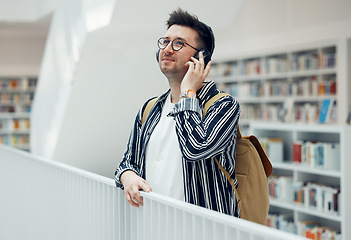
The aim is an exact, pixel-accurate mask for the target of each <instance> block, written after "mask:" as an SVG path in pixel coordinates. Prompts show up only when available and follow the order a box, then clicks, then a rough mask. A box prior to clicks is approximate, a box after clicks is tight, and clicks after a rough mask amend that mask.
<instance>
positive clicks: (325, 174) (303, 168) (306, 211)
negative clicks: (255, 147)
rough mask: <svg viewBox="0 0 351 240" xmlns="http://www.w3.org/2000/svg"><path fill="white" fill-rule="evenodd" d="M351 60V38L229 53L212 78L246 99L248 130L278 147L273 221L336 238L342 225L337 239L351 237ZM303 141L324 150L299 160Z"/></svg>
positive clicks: (244, 125)
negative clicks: (350, 120) (298, 148)
mask: <svg viewBox="0 0 351 240" xmlns="http://www.w3.org/2000/svg"><path fill="white" fill-rule="evenodd" d="M350 64H351V40H350V39H336V40H330V41H321V42H314V43H306V44H299V45H294V46H285V47H279V48H278V47H277V48H276V49H270V50H265V51H261V52H254V53H247V54H242V55H240V56H239V55H236V56H222V57H219V58H218V60H217V61H215V62H213V65H212V67H211V71H210V77H211V78H212V79H214V81H215V82H216V84H217V86H218V87H219V88H220V89H222V90H224V91H226V92H227V93H230V94H231V95H233V96H234V97H236V98H237V99H238V101H239V103H240V107H241V116H240V123H239V124H240V128H241V132H242V133H243V134H244V135H248V134H255V135H256V136H257V137H258V138H259V139H260V141H261V143H263V145H264V147H266V151H267V152H268V153H270V154H274V155H272V156H269V157H270V158H271V159H272V160H273V161H272V164H273V168H274V170H273V176H272V177H271V178H270V179H269V184H270V195H271V207H270V215H269V218H268V219H267V224H268V225H270V226H271V227H275V228H278V229H281V230H283V231H289V232H294V233H296V234H300V235H305V236H308V237H312V235H313V234H317V232H318V231H322V230H323V231H324V232H325V233H324V234H326V235H327V234H329V236H326V238H325V239H332V237H331V234H333V233H332V231H335V232H334V233H338V232H341V237H340V238H335V239H342V240H346V239H351V229H348V226H351V207H350V206H349V205H348V202H349V201H350V200H351V189H348V188H347V184H348V183H349V182H350V181H351V176H350V174H348V172H347V169H351V163H350V156H351V148H349V147H348V145H349V144H350V143H351V142H350V141H351V130H350V128H351V127H350V126H347V125H346V119H347V114H348V112H349V108H350V104H351V94H350V92H351V84H350V81H351V80H350V79H351V70H350V68H349V65H350ZM297 143H299V144H302V146H303V148H302V149H304V150H306V149H307V148H308V149H318V150H315V151H317V152H318V154H317V153H316V156H317V157H316V159H318V161H317V160H316V161H312V162H311V159H308V160H307V159H304V161H301V162H298V160H296V158H295V157H296V156H297V155H298V154H297V153H296V149H295V148H296V146H295V148H294V144H295V145H298V144H297ZM317 146H318V147H317ZM331 146H332V147H334V146H337V147H339V155H335V156H334V157H330V156H333V155H332V154H334V153H331V152H330V151H328V149H330V148H331ZM279 147H280V148H281V149H280V148H279ZM312 147H314V148H312ZM320 149H322V150H320ZM333 149H334V148H333ZM299 154H300V156H301V153H299ZM321 154H322V155H321ZM323 154H325V155H328V156H329V157H326V156H324V155H323ZM268 155H269V154H268ZM301 157H303V156H301ZM321 159H322V160H321ZM334 159H335V160H334ZM335 163H336V164H335ZM302 196H303V197H304V198H306V201H305V199H303V200H304V201H302ZM307 199H308V201H307ZM313 224H314V225H317V224H318V225H319V226H320V227H319V228H317V227H316V228H312V226H314V225H313ZM308 227H310V228H308ZM323 227H327V228H328V229H329V230H328V231H326V230H325V228H323ZM306 229H308V230H307V231H306ZM330 229H333V230H330Z"/></svg>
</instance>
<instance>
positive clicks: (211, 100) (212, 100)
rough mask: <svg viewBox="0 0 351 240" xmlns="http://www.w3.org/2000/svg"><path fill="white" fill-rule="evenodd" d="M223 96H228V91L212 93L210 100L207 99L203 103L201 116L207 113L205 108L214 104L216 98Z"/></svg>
mask: <svg viewBox="0 0 351 240" xmlns="http://www.w3.org/2000/svg"><path fill="white" fill-rule="evenodd" d="M224 96H230V94H228V93H223V92H222V93H217V94H216V95H214V96H213V97H212V98H210V100H208V101H207V102H206V103H205V106H204V109H203V111H202V116H205V115H206V113H207V110H208V109H209V108H210V107H211V106H212V104H214V103H215V102H216V101H217V100H218V99H220V98H222V97H224Z"/></svg>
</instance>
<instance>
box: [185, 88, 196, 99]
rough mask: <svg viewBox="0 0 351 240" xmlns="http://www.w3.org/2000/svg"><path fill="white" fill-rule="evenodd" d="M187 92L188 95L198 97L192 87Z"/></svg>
mask: <svg viewBox="0 0 351 240" xmlns="http://www.w3.org/2000/svg"><path fill="white" fill-rule="evenodd" d="M186 94H187V95H188V97H192V98H195V97H196V93H195V92H194V91H193V90H191V89H189V90H188V91H187V93H186Z"/></svg>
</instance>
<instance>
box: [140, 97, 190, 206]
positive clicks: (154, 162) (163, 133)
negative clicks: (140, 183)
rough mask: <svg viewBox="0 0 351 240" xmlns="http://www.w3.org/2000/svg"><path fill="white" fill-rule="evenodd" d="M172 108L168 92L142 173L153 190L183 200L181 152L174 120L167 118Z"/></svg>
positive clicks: (148, 147) (149, 143) (147, 151)
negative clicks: (143, 172)
mask: <svg viewBox="0 0 351 240" xmlns="http://www.w3.org/2000/svg"><path fill="white" fill-rule="evenodd" d="M173 107H174V104H172V103H171V94H169V96H168V97H167V99H166V102H165V105H164V107H163V109H162V114H161V118H160V121H159V123H158V124H157V126H156V127H155V129H154V131H153V132H152V134H151V137H150V140H149V142H148V144H147V147H146V152H145V162H146V165H145V167H146V169H145V176H146V181H147V182H148V183H149V184H150V186H151V188H152V191H153V192H155V193H159V194H162V195H166V196H169V197H172V198H175V199H179V200H182V201H184V199H185V197H184V183H183V181H184V180H183V170H182V169H183V165H182V153H181V151H180V147H179V143H178V137H177V134H176V131H175V121H174V119H173V117H167V114H168V113H169V112H170V111H171V110H172V109H173Z"/></svg>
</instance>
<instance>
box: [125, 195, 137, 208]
mask: <svg viewBox="0 0 351 240" xmlns="http://www.w3.org/2000/svg"><path fill="white" fill-rule="evenodd" d="M125 195H126V199H127V202H128V203H129V204H130V205H132V206H133V207H139V205H138V204H136V203H135V202H134V201H133V199H132V197H131V196H130V194H129V193H128V192H125Z"/></svg>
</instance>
